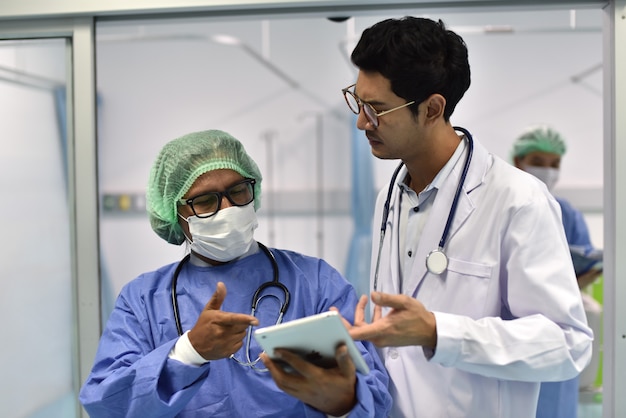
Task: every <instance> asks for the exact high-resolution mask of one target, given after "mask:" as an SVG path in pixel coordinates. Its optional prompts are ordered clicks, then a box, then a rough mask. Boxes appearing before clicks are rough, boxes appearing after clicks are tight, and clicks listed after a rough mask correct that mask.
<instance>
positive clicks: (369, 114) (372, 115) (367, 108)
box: [341, 83, 416, 128]
mask: <svg viewBox="0 0 626 418" xmlns="http://www.w3.org/2000/svg"><path fill="white" fill-rule="evenodd" d="M355 86H356V83H354V84H351V85H349V86H348V87H345V88H343V89H341V92H342V93H343V98H344V99H345V101H346V104H347V105H348V107H349V108H350V110H351V111H352V113H354V114H355V115H358V114H359V113H361V109H363V111H364V112H365V117H366V118H367V120H368V121H369V123H371V124H372V126H373V127H374V128H378V125H379V122H378V118H380V117H381V116H384V115H386V114H387V113H391V112H394V111H396V110H398V109H402V108H404V107H407V106H410V105H412V104H414V103H416V101H415V100H412V101H410V102H407V103H405V104H403V105H400V106H397V107H394V108H393V109H389V110H383V111H382V112H379V111H377V110H376V109H375V108H374V106H372V105H371V104H369V103H368V102H365V101H363V100H362V99H361V98H360V97H359V96H357V95H356V93H355V92H353V91H350V89H351V88H353V87H355ZM348 95H350V96H351V97H352V98H353V99H354V100H355V102H356V104H357V106H358V109H355V108H353V107H352V105H351V104H350V99H349V98H348Z"/></svg>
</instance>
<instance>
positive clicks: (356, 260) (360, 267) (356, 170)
mask: <svg viewBox="0 0 626 418" xmlns="http://www.w3.org/2000/svg"><path fill="white" fill-rule="evenodd" d="M351 124H352V135H351V142H352V147H351V148H352V150H351V157H352V193H351V202H352V219H354V234H353V236H352V241H351V243H350V251H349V253H348V262H347V266H346V278H347V279H348V280H349V281H350V283H352V285H353V286H354V287H355V289H356V291H357V294H358V295H363V294H365V295H369V278H370V257H371V251H372V217H373V216H374V204H375V203H376V191H375V190H374V174H373V171H374V170H373V163H372V159H373V157H372V154H371V150H370V146H369V143H368V141H367V138H366V137H365V135H364V134H363V132H362V131H360V130H358V129H357V128H356V115H355V116H354V118H353V120H352V121H351Z"/></svg>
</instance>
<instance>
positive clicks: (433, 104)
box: [425, 93, 446, 121]
mask: <svg viewBox="0 0 626 418" xmlns="http://www.w3.org/2000/svg"><path fill="white" fill-rule="evenodd" d="M425 105H426V119H427V120H429V121H434V120H435V119H439V118H440V117H441V118H443V111H444V109H445V108H446V98H445V97H443V96H442V95H441V94H436V93H435V94H432V95H431V96H430V97H429V98H428V99H426V100H425Z"/></svg>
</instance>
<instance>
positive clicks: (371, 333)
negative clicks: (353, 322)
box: [349, 324, 378, 341]
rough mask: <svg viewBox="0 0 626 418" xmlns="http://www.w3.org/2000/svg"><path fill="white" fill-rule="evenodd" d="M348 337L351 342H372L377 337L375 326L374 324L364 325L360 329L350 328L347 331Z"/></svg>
mask: <svg viewBox="0 0 626 418" xmlns="http://www.w3.org/2000/svg"><path fill="white" fill-rule="evenodd" d="M349 333H350V337H352V339H353V340H355V341H357V340H361V341H363V340H367V341H372V340H373V339H374V338H376V337H377V336H378V330H377V326H376V325H375V324H365V325H363V326H360V327H352V328H350V330H349Z"/></svg>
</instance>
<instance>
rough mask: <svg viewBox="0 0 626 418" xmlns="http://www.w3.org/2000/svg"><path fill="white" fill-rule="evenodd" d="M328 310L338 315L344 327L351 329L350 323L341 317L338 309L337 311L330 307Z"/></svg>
mask: <svg viewBox="0 0 626 418" xmlns="http://www.w3.org/2000/svg"><path fill="white" fill-rule="evenodd" d="M328 310H329V311H334V312H337V313H338V314H339V318H341V322H343V326H344V327H346V328H347V329H350V328H352V324H351V323H350V321H348V320H347V319H346V318H344V317H343V315H341V312H339V309H337V308H336V307H334V306H331V307H330V308H329V309H328Z"/></svg>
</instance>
